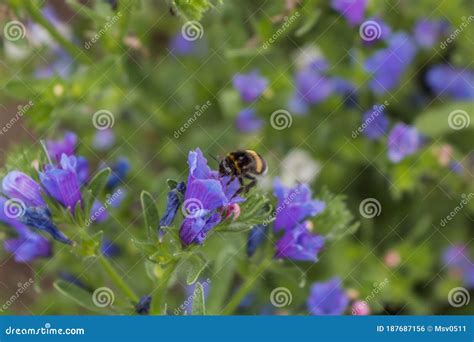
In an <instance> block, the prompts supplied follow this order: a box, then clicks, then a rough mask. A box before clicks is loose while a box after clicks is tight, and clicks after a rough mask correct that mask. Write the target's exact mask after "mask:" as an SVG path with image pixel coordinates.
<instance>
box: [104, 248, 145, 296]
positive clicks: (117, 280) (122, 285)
mask: <svg viewBox="0 0 474 342" xmlns="http://www.w3.org/2000/svg"><path fill="white" fill-rule="evenodd" d="M98 259H99V263H100V265H101V266H102V267H103V268H104V270H105V272H106V273H107V274H108V275H109V277H110V279H111V280H112V282H113V283H114V284H115V286H117V287H118V288H119V289H120V290H121V291H122V292H123V294H124V295H126V296H127V297H128V298H130V300H131V301H132V302H134V303H138V301H139V298H138V296H137V295H136V294H135V292H133V290H132V289H131V288H130V287H129V286H128V284H127V283H126V282H125V281H124V280H123V278H122V277H121V276H120V274H118V272H117V270H116V269H115V268H114V267H113V266H112V264H111V263H110V262H109V261H108V260H107V259H106V258H105V257H104V256H103V255H100V256H98Z"/></svg>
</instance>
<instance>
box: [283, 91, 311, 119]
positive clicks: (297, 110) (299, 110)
mask: <svg viewBox="0 0 474 342" xmlns="http://www.w3.org/2000/svg"><path fill="white" fill-rule="evenodd" d="M288 109H289V110H290V112H291V113H294V114H297V115H303V114H306V113H307V112H308V110H309V105H308V103H307V102H306V101H305V100H304V99H303V98H302V97H301V96H300V95H299V94H298V92H296V93H295V94H293V96H292V97H291V99H290V101H289V102H288Z"/></svg>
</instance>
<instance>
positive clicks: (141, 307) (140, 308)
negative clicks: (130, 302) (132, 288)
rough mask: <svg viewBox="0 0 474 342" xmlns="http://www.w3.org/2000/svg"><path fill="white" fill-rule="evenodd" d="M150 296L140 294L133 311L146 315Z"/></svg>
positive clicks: (149, 305)
mask: <svg viewBox="0 0 474 342" xmlns="http://www.w3.org/2000/svg"><path fill="white" fill-rule="evenodd" d="M151 299H152V298H151V296H148V295H147V296H142V297H140V301H139V302H138V303H137V304H136V305H135V312H136V313H137V314H139V315H148V314H149V312H150V307H151Z"/></svg>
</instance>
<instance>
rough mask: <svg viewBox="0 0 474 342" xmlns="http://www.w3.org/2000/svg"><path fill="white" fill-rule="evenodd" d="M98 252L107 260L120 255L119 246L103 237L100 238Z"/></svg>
mask: <svg viewBox="0 0 474 342" xmlns="http://www.w3.org/2000/svg"><path fill="white" fill-rule="evenodd" d="M100 252H101V253H102V254H103V255H104V256H105V257H107V258H113V257H116V256H119V255H120V253H121V249H120V247H119V245H117V244H115V243H114V242H113V241H112V240H110V239H108V238H106V237H104V238H102V244H101V246H100Z"/></svg>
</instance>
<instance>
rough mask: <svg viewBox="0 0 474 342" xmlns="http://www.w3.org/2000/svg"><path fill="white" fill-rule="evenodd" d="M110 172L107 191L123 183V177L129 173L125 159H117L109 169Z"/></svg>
mask: <svg viewBox="0 0 474 342" xmlns="http://www.w3.org/2000/svg"><path fill="white" fill-rule="evenodd" d="M111 169H112V172H111V174H110V177H109V180H108V181H107V189H109V190H110V189H114V188H116V187H117V186H119V185H121V184H122V183H124V180H125V177H126V176H127V175H128V172H129V171H130V163H129V161H128V159H127V158H124V157H122V158H119V159H118V160H117V161H116V162H115V164H114V165H112V167H111Z"/></svg>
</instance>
